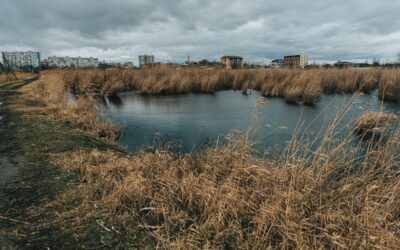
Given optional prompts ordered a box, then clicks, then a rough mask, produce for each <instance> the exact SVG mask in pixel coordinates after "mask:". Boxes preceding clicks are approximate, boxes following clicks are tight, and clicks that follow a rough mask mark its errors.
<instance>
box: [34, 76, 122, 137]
mask: <svg viewBox="0 0 400 250" xmlns="http://www.w3.org/2000/svg"><path fill="white" fill-rule="evenodd" d="M62 75H63V72H61V71H51V72H48V73H43V74H42V77H41V79H40V80H38V81H36V82H34V83H32V84H31V86H29V90H30V91H31V93H32V95H33V97H34V98H35V99H38V100H40V101H41V102H42V103H43V104H44V105H45V107H44V110H45V111H44V112H46V115H47V116H51V117H52V118H53V119H59V120H64V121H66V122H67V123H69V124H71V125H73V126H76V127H79V128H82V129H84V130H86V131H88V132H90V133H92V134H94V135H96V136H98V137H101V138H106V139H107V140H109V141H115V140H116V139H118V137H119V136H120V129H119V128H118V127H117V126H115V125H113V124H111V123H110V122H109V121H107V120H102V119H101V118H100V116H99V112H98V109H97V101H95V100H94V99H93V97H92V96H78V97H76V98H74V97H73V96H70V95H69V94H68V93H67V91H66V88H65V85H64V82H63V80H62ZM99 76H100V75H99V74H95V75H92V76H91V79H95V78H96V77H99Z"/></svg>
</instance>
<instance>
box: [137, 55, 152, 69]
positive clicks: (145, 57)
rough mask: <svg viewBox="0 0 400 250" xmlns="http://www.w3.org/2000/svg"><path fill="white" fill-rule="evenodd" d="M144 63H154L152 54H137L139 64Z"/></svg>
mask: <svg viewBox="0 0 400 250" xmlns="http://www.w3.org/2000/svg"><path fill="white" fill-rule="evenodd" d="M145 65H154V56H153V55H141V56H139V66H140V67H142V66H145Z"/></svg>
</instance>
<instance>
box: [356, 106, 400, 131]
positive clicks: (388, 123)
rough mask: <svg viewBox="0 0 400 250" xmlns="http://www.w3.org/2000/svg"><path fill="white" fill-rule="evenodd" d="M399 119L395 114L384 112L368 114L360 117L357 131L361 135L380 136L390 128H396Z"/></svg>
mask: <svg viewBox="0 0 400 250" xmlns="http://www.w3.org/2000/svg"><path fill="white" fill-rule="evenodd" d="M398 119H399V118H398V117H397V115H395V114H387V113H383V112H368V113H366V114H364V115H363V116H361V117H360V119H359V120H358V121H357V123H356V125H355V131H356V132H357V133H359V134H367V135H371V134H374V133H377V134H380V133H382V132H383V131H386V130H387V129H388V128H391V127H393V126H395V123H396V121H398Z"/></svg>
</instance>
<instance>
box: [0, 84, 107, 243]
mask: <svg viewBox="0 0 400 250" xmlns="http://www.w3.org/2000/svg"><path fill="white" fill-rule="evenodd" d="M38 78H39V76H36V77H34V78H31V79H27V80H21V81H17V82H14V83H7V84H3V85H0V102H1V103H2V104H1V105H0V117H1V118H0V249H77V248H79V246H80V245H81V244H82V242H78V241H77V240H76V238H75V236H76V235H77V234H80V235H83V236H84V238H86V240H85V242H86V241H96V242H97V241H99V240H98V239H97V237H98V234H97V233H95V232H97V230H101V228H100V226H97V225H88V227H89V229H75V228H74V227H73V226H71V225H68V226H67V227H70V228H65V227H64V226H60V225H59V224H56V223H55V221H56V220H57V219H58V218H59V214H60V213H63V212H65V211H68V210H69V209H71V208H70V207H69V206H75V204H74V203H73V202H69V203H68V204H67V205H65V206H56V207H55V206H54V205H53V202H55V201H56V200H57V199H58V197H60V196H62V195H63V194H64V193H65V192H67V190H69V192H74V190H75V188H76V187H77V186H78V185H79V182H80V179H79V173H77V172H70V171H64V170H61V169H59V168H57V167H55V166H53V165H52V164H51V162H50V158H49V157H50V155H51V154H54V153H62V152H69V151H72V150H81V149H82V150H85V149H93V148H97V149H103V150H106V149H108V148H109V146H107V145H105V144H104V143H102V142H100V141H99V140H98V138H96V137H94V136H92V135H90V134H88V133H86V132H84V131H82V130H79V129H77V128H76V127H74V126H73V125H71V124H69V123H67V122H65V121H58V120H52V119H49V118H48V117H47V116H46V114H43V109H42V108H43V107H45V106H46V105H45V103H42V102H41V101H40V100H33V99H31V98H30V97H29V95H27V94H26V93H27V92H29V91H31V90H30V89H29V88H30V87H31V86H26V85H28V84H30V83H32V84H34V82H35V81H36V80H37V79H38ZM24 86H26V87H24ZM41 112H42V113H41ZM71 190H72V191H71ZM66 223H67V222H66ZM79 230H81V231H82V230H86V231H91V233H86V231H84V232H80V231H79Z"/></svg>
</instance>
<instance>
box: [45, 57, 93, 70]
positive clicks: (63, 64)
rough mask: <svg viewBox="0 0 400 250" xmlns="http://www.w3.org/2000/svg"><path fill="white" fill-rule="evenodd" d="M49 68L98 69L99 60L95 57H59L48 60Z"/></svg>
mask: <svg viewBox="0 0 400 250" xmlns="http://www.w3.org/2000/svg"><path fill="white" fill-rule="evenodd" d="M47 64H48V67H49V68H96V67H98V65H99V59H98V58H93V57H68V56H66V57H57V56H52V57H49V58H47Z"/></svg>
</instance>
